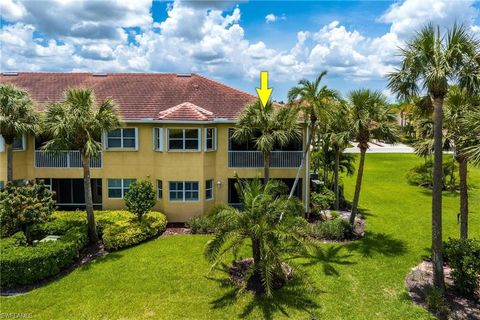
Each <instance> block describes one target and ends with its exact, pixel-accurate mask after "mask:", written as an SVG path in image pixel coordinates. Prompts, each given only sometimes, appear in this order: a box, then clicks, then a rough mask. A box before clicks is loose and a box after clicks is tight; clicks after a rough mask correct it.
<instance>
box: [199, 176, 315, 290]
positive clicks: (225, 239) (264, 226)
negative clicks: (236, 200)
mask: <svg viewBox="0 0 480 320" xmlns="http://www.w3.org/2000/svg"><path fill="white" fill-rule="evenodd" d="M280 184H281V182H279V181H278V180H270V181H269V182H267V183H266V184H262V182H261V181H260V180H259V179H254V180H251V181H248V180H245V181H242V180H238V182H237V183H236V188H237V191H238V194H239V196H240V199H241V201H242V204H243V206H242V210H237V209H234V208H231V207H227V208H225V209H223V210H221V211H220V212H218V213H216V214H215V216H213V217H212V218H213V220H214V221H215V233H214V236H213V239H212V240H210V241H209V242H208V243H207V246H206V248H205V257H206V259H207V260H208V261H210V262H211V263H213V265H212V267H214V266H215V265H216V264H217V263H218V262H220V261H222V258H223V257H225V255H226V254H228V253H230V252H233V253H234V256H237V253H238V251H239V249H240V248H241V247H242V246H243V245H244V243H245V242H249V243H250V244H251V246H252V256H253V263H252V264H251V265H250V266H249V270H248V272H247V273H246V274H247V278H246V279H245V281H244V286H245V287H247V288H251V289H257V290H258V289H261V290H258V291H260V292H264V293H266V294H267V295H271V293H272V288H273V282H274V280H275V279H281V280H286V278H287V276H288V274H287V273H288V268H287V265H286V264H285V263H284V259H285V258H286V255H287V254H288V253H290V254H291V253H292V252H297V253H300V252H302V249H305V248H306V246H307V245H308V240H307V239H308V228H307V224H308V223H307V222H306V220H305V219H303V218H302V217H301V214H302V211H303V209H302V205H301V203H300V202H299V200H297V199H295V198H292V199H288V198H287V197H286V196H283V195H281V194H280V193H281V189H282V188H281V185H280ZM285 208H286V209H287V210H286V213H285V215H284V218H283V219H279V216H280V214H281V212H282V211H283V210H285Z"/></svg>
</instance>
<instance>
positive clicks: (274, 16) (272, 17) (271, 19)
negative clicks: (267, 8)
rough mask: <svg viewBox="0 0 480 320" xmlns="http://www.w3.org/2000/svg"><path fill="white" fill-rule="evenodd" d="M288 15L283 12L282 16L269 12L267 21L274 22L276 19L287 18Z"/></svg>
mask: <svg viewBox="0 0 480 320" xmlns="http://www.w3.org/2000/svg"><path fill="white" fill-rule="evenodd" d="M286 19H287V16H286V15H285V14H282V15H281V16H277V15H274V14H273V13H269V14H267V15H266V16H265V22H266V23H274V22H275V21H278V20H286Z"/></svg>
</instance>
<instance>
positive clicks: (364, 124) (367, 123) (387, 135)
mask: <svg viewBox="0 0 480 320" xmlns="http://www.w3.org/2000/svg"><path fill="white" fill-rule="evenodd" d="M348 102H349V109H350V110H349V113H350V117H349V122H350V133H351V137H352V138H353V139H354V140H355V141H356V142H358V148H359V149H360V162H359V164H358V170H357V181H356V184H355V194H354V196H353V202H352V213H351V214H350V223H351V224H353V223H354V222H355V216H356V215H357V211H358V202H359V200H360V189H361V187H362V179H363V168H364V166H365V154H366V152H367V149H368V143H369V142H371V141H372V140H373V139H378V140H386V141H388V142H395V141H396V138H397V132H396V130H395V127H394V121H395V118H396V116H395V113H394V112H393V110H392V109H390V108H389V106H388V103H387V100H386V98H385V96H384V95H383V94H382V93H381V92H379V91H371V90H369V89H358V90H354V91H352V92H350V94H349V97H348Z"/></svg>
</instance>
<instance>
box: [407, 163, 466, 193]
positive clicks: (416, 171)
mask: <svg viewBox="0 0 480 320" xmlns="http://www.w3.org/2000/svg"><path fill="white" fill-rule="evenodd" d="M456 171H457V168H456V165H455V163H454V162H452V161H451V160H450V159H448V160H447V159H445V160H444V162H443V187H442V189H443V190H450V191H454V190H456V189H458V187H459V185H458V182H457V175H456ZM407 181H408V183H409V184H411V185H414V186H420V187H424V188H430V189H431V188H432V187H433V161H432V160H427V161H425V162H424V163H422V164H420V165H418V166H415V167H413V168H412V169H410V170H409V171H408V173H407Z"/></svg>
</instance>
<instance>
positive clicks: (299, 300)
mask: <svg viewBox="0 0 480 320" xmlns="http://www.w3.org/2000/svg"><path fill="white" fill-rule="evenodd" d="M216 269H217V270H221V271H227V278H225V277H222V278H214V277H207V279H210V280H212V281H215V282H217V283H218V284H219V286H220V287H222V288H228V290H227V291H226V292H225V293H224V294H223V295H222V296H221V297H219V298H217V299H215V300H213V301H211V302H210V304H211V306H212V308H213V309H221V308H225V307H228V306H230V305H233V304H235V303H237V301H238V300H239V297H240V296H242V295H245V294H250V295H251V300H250V301H249V302H248V303H247V304H246V305H245V307H244V308H243V310H242V311H241V313H240V314H239V315H238V317H240V318H245V317H249V316H250V315H251V314H252V313H254V312H255V311H256V310H259V312H261V314H262V316H263V318H264V319H274V318H277V316H276V314H278V313H280V314H281V315H283V316H285V317H290V314H289V310H298V311H303V312H305V313H306V314H309V315H310V318H314V317H315V316H316V314H315V311H316V310H318V309H319V308H320V305H319V304H318V303H317V302H315V301H314V299H313V298H312V297H315V296H318V294H320V293H322V292H321V291H320V290H317V289H315V288H313V287H312V286H311V285H310V284H309V283H308V282H307V280H306V278H307V275H306V274H304V273H302V272H298V273H295V278H294V280H292V281H291V282H289V283H288V284H287V285H285V286H284V287H283V288H281V289H278V290H275V291H273V293H272V296H271V297H267V296H263V295H254V294H252V293H248V292H247V291H244V290H242V288H240V287H239V286H237V285H235V284H234V283H233V282H232V281H231V280H230V278H229V277H228V270H229V267H228V266H227V265H222V266H219V267H218V268H216Z"/></svg>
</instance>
